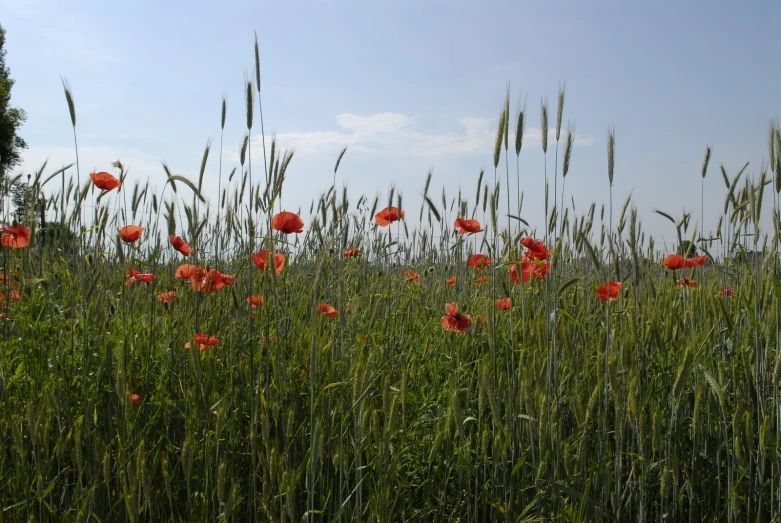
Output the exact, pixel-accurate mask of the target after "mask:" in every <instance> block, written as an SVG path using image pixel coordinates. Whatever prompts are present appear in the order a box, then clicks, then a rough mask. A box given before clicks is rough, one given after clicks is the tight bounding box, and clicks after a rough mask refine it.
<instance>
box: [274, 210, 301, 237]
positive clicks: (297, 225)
mask: <svg viewBox="0 0 781 523" xmlns="http://www.w3.org/2000/svg"><path fill="white" fill-rule="evenodd" d="M271 228H272V229H274V230H275V231H279V232H283V233H285V234H290V233H293V232H294V233H299V232H303V231H304V220H302V219H301V218H300V217H299V216H298V215H297V214H295V213H292V212H288V211H282V212H280V213H277V214H276V215H275V216H274V218H272V219H271Z"/></svg>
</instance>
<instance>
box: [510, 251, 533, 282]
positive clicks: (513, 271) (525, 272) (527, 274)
mask: <svg viewBox="0 0 781 523" xmlns="http://www.w3.org/2000/svg"><path fill="white" fill-rule="evenodd" d="M519 266H520V271H521V275H520V276H519V275H518V267H519ZM533 269H534V267H533V265H532V263H531V262H530V261H529V259H528V258H526V257H525V256H524V257H523V258H521V261H517V262H514V263H513V264H511V265H510V267H509V268H508V269H507V271H508V272H509V273H510V283H513V284H516V285H517V284H519V283H526V282H527V281H529V278H531V277H532V271H533Z"/></svg>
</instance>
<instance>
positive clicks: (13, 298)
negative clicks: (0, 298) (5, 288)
mask: <svg viewBox="0 0 781 523" xmlns="http://www.w3.org/2000/svg"><path fill="white" fill-rule="evenodd" d="M8 297H9V298H11V301H19V300H21V299H22V296H21V294H19V291H17V290H13V291H11V292H10V293H8Z"/></svg>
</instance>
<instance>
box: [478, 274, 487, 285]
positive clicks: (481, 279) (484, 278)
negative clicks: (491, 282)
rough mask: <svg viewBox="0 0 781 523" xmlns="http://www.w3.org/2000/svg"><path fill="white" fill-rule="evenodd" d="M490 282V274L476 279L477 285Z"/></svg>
mask: <svg viewBox="0 0 781 523" xmlns="http://www.w3.org/2000/svg"><path fill="white" fill-rule="evenodd" d="M484 283H488V276H480V277H479V278H477V279H476V280H475V285H482V284H484Z"/></svg>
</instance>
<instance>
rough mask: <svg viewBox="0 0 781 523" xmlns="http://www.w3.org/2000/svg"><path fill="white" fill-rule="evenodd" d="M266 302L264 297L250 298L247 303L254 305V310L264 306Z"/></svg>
mask: <svg viewBox="0 0 781 523" xmlns="http://www.w3.org/2000/svg"><path fill="white" fill-rule="evenodd" d="M264 301H265V298H263V296H249V297H248V298H247V303H250V304H252V308H253V309H255V308H257V307H258V305H263V302H264Z"/></svg>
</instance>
